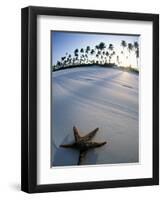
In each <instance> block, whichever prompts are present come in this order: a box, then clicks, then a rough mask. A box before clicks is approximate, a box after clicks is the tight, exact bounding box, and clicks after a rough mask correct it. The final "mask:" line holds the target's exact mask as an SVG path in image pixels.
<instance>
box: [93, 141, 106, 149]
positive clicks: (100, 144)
mask: <svg viewBox="0 0 163 200" xmlns="http://www.w3.org/2000/svg"><path fill="white" fill-rule="evenodd" d="M106 143H107V142H106V141H105V142H91V143H89V148H96V147H101V146H103V145H105V144H106Z"/></svg>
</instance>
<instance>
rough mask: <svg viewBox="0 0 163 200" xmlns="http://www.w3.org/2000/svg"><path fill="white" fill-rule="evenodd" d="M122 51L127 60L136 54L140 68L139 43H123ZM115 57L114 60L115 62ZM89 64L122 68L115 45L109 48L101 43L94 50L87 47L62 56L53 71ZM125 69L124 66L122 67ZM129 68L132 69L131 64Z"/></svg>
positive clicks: (110, 45)
mask: <svg viewBox="0 0 163 200" xmlns="http://www.w3.org/2000/svg"><path fill="white" fill-rule="evenodd" d="M121 47H122V50H121V52H120V54H121V56H123V57H124V58H125V59H126V60H128V59H129V58H130V55H131V53H133V52H134V55H135V57H136V60H137V67H138V59H139V44H138V42H134V43H133V44H132V43H127V42H126V41H125V40H122V41H121ZM113 57H114V60H113ZM87 64H100V65H106V64H107V65H117V66H122V65H123V63H122V62H121V59H120V55H117V53H116V50H115V48H114V45H113V44H109V45H108V46H107V45H106V44H105V43H104V42H100V43H99V44H98V45H96V46H95V47H94V48H91V47H90V46H87V47H86V48H81V49H78V48H76V49H75V50H74V51H73V55H72V54H68V53H66V54H65V56H62V57H61V59H60V60H58V61H57V63H56V65H53V66H52V67H53V69H52V70H53V71H55V70H58V69H61V68H67V67H73V66H79V65H87ZM122 67H123V66H122ZM128 67H132V66H131V64H129V66H128Z"/></svg>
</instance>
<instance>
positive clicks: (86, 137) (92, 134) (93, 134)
mask: <svg viewBox="0 0 163 200" xmlns="http://www.w3.org/2000/svg"><path fill="white" fill-rule="evenodd" d="M98 130H99V128H96V129H94V130H93V131H91V132H90V133H88V134H87V135H86V136H84V137H82V139H83V140H84V141H88V140H90V139H92V138H93V137H94V136H95V134H96V133H97V131H98Z"/></svg>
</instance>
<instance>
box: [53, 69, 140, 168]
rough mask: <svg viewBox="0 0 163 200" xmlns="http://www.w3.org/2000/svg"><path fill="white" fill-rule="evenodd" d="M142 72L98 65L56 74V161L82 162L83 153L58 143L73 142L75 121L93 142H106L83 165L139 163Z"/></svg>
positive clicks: (54, 94) (54, 93)
mask: <svg viewBox="0 0 163 200" xmlns="http://www.w3.org/2000/svg"><path fill="white" fill-rule="evenodd" d="M138 81H139V75H137V74H134V73H131V72H124V71H120V70H118V69H113V68H104V67H98V66H91V67H80V68H79V67H77V68H71V69H65V70H60V71H56V72H53V73H52V166H70V165H76V164H77V162H78V156H79V152H78V151H76V150H73V149H65V148H61V147H59V146H60V144H65V143H69V142H72V141H74V135H73V126H74V125H75V126H77V127H78V128H79V129H80V131H81V132H83V134H84V133H88V132H90V131H91V130H93V129H95V128H96V127H98V128H99V131H98V132H97V134H96V136H95V137H94V138H93V140H92V141H99V142H102V141H107V144H106V145H104V146H102V147H99V148H96V149H93V150H90V151H89V152H88V153H87V155H86V157H85V158H84V160H83V163H82V164H86V165H90V164H117V163H133V162H138V161H139V158H138V155H139V152H138V150H139V133H138V131H139V130H138V129H139V128H138V126H139V112H138V111H139V107H138V105H139V102H138V99H139V94H138Z"/></svg>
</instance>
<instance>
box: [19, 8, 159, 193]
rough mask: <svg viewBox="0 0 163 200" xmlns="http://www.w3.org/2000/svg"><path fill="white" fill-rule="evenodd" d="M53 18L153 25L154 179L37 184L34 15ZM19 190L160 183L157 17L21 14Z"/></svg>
mask: <svg viewBox="0 0 163 200" xmlns="http://www.w3.org/2000/svg"><path fill="white" fill-rule="evenodd" d="M38 15H51V16H53V15H56V16H65V17H66V16H71V17H88V18H103V19H123V20H140V21H151V22H152V23H153V177H152V178H140V179H130V180H129V179H128V180H113V181H96V182H87V181H85V182H80V183H78V182H77V183H63V184H47V185H38V184H37V134H36V133H37V16H38ZM21 19H22V20H21V77H22V80H21V98H22V99H21V102H22V103H21V190H22V191H24V192H28V193H37V192H54V191H67V190H83V189H100V188H115V187H130V186H145V185H158V184H159V15H158V14H144V13H128V12H113V11H99V10H82V9H66V8H50V7H35V6H30V7H26V8H22V11H21Z"/></svg>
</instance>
